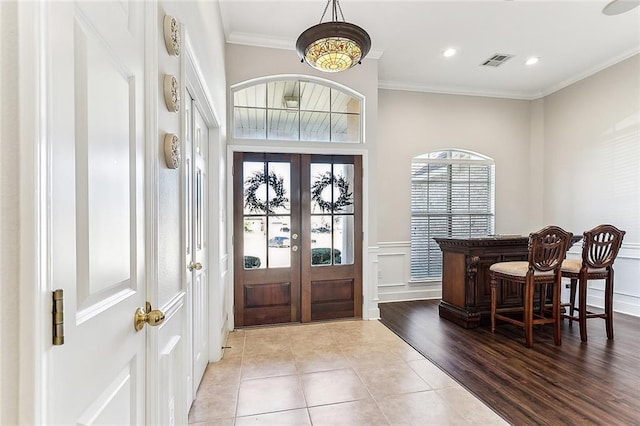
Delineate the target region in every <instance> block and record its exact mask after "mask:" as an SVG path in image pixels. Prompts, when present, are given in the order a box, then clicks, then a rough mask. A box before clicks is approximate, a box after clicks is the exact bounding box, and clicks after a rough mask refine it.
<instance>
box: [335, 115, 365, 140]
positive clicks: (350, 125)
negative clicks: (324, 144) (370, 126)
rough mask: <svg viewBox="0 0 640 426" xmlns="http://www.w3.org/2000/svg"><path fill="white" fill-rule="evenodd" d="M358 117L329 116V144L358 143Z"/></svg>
mask: <svg viewBox="0 0 640 426" xmlns="http://www.w3.org/2000/svg"><path fill="white" fill-rule="evenodd" d="M359 141H360V116H359V115H354V114H331V142H359Z"/></svg>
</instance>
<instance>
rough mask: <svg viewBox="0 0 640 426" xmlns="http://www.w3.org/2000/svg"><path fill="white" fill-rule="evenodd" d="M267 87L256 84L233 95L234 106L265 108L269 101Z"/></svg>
mask: <svg viewBox="0 0 640 426" xmlns="http://www.w3.org/2000/svg"><path fill="white" fill-rule="evenodd" d="M266 90H267V85H266V84H264V83H262V84H256V85H254V86H250V87H247V88H244V89H241V90H238V91H236V92H234V93H233V105H234V106H246V107H258V108H260V107H261V108H264V107H265V106H266V103H265V101H266V99H267V92H266Z"/></svg>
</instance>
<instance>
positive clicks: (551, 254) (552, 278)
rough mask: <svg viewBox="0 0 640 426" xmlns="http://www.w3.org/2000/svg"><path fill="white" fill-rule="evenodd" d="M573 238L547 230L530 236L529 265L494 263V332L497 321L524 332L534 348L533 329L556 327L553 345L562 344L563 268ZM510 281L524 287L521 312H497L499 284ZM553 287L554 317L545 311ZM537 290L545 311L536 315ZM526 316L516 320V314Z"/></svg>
mask: <svg viewBox="0 0 640 426" xmlns="http://www.w3.org/2000/svg"><path fill="white" fill-rule="evenodd" d="M572 236H573V234H572V233H571V232H567V231H565V230H564V229H562V228H560V227H557V226H547V227H545V228H543V229H541V230H540V231H538V232H533V233H531V234H530V235H529V255H528V261H519V262H500V263H494V264H493V265H491V267H490V268H489V270H490V275H491V332H492V333H494V332H495V330H496V319H499V320H502V321H505V322H508V323H510V324H514V325H517V326H519V327H522V328H523V329H524V336H525V344H526V346H527V347H529V348H531V347H533V326H534V325H538V324H553V341H554V343H555V344H556V345H560V344H561V337H560V319H561V315H560V286H561V283H562V276H561V274H560V267H561V266H562V261H563V260H564V258H565V255H566V253H567V248H568V247H569V242H570V241H571V237H572ZM500 281H507V282H511V283H516V284H519V285H521V286H522V300H523V303H522V307H521V308H500V309H498V308H497V289H498V282H500ZM547 284H551V285H552V286H553V287H552V290H553V291H552V294H553V296H552V298H551V300H552V306H551V316H550V317H547V316H546V311H545V309H544V302H545V294H546V291H545V290H544V289H546V285H547ZM534 287H539V294H540V304H541V308H540V311H539V312H538V313H534V312H533V302H534V300H533V299H534ZM516 312H517V313H520V312H521V313H522V315H521V316H519V317H514V315H513V314H514V313H516Z"/></svg>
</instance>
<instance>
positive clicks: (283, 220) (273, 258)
mask: <svg viewBox="0 0 640 426" xmlns="http://www.w3.org/2000/svg"><path fill="white" fill-rule="evenodd" d="M290 232H291V230H290V228H289V217H288V216H286V217H285V216H283V217H276V216H272V217H269V242H268V246H269V265H268V266H269V268H288V267H289V266H291V248H290V247H291V235H290Z"/></svg>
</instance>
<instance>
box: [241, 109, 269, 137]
mask: <svg viewBox="0 0 640 426" xmlns="http://www.w3.org/2000/svg"><path fill="white" fill-rule="evenodd" d="M233 120H234V123H235V127H234V135H235V137H236V138H248V139H265V138H266V111H265V110H264V109H255V108H237V107H236V108H234V109H233Z"/></svg>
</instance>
